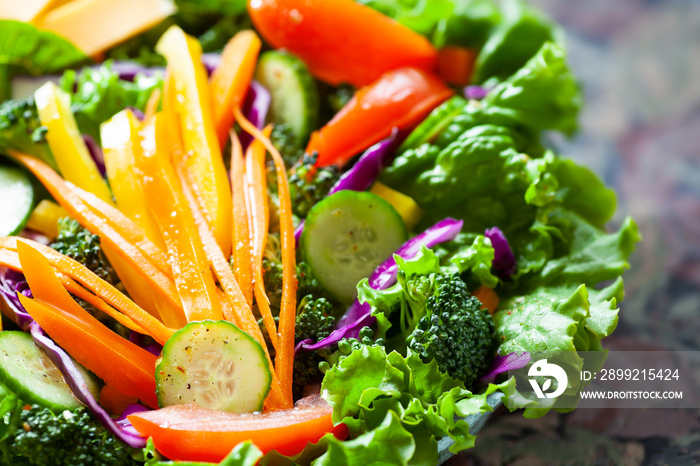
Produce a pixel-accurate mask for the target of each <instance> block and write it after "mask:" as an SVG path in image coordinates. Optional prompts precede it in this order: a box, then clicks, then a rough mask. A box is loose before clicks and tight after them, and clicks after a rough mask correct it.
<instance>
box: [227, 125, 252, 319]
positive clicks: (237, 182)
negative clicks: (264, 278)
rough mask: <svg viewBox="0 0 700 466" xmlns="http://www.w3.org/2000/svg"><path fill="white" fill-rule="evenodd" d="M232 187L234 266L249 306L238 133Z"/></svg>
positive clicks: (242, 167)
mask: <svg viewBox="0 0 700 466" xmlns="http://www.w3.org/2000/svg"><path fill="white" fill-rule="evenodd" d="M231 146H232V152H231V187H232V189H233V229H232V231H233V248H232V249H233V264H234V267H235V273H236V281H237V282H238V286H239V287H240V288H241V291H242V292H243V295H244V296H245V300H246V302H247V303H248V306H252V305H253V278H252V275H253V272H252V269H251V259H250V233H249V230H248V209H247V208H246V190H247V188H246V181H245V162H244V160H243V149H242V148H241V141H239V139H238V136H236V133H234V132H231Z"/></svg>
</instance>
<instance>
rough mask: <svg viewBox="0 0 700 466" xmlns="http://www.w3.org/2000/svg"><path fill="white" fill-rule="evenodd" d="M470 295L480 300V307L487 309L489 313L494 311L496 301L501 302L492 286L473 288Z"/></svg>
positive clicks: (496, 305) (496, 304)
mask: <svg viewBox="0 0 700 466" xmlns="http://www.w3.org/2000/svg"><path fill="white" fill-rule="evenodd" d="M472 296H474V297H475V298H476V299H478V300H479V301H481V309H488V311H489V313H490V314H492V315H493V313H494V312H496V308H497V307H498V303H500V302H501V298H499V297H498V295H497V294H496V292H495V291H494V290H493V288H489V287H487V286H484V285H481V286H480V287H479V288H477V289H476V290H474V291H473V292H472Z"/></svg>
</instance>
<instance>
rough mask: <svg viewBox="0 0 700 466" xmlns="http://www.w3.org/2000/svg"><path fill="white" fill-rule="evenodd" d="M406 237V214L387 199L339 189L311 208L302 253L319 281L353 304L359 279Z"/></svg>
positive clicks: (327, 289) (339, 298) (336, 295)
mask: <svg viewBox="0 0 700 466" xmlns="http://www.w3.org/2000/svg"><path fill="white" fill-rule="evenodd" d="M407 237H408V233H407V231H406V225H405V224H404V223H403V220H402V219H401V216H400V215H399V213H398V212H396V210H395V209H394V208H393V207H392V206H391V204H389V203H388V202H386V201H385V200H384V199H382V198H380V197H379V196H376V195H374V194H372V193H368V192H356V191H340V192H337V193H335V194H333V195H332V196H329V197H327V198H326V199H324V200H323V201H321V202H319V203H318V204H316V206H314V208H313V209H311V212H310V213H309V216H308V217H307V219H306V224H305V226H304V232H303V233H302V236H301V251H302V253H303V255H304V258H305V260H306V262H307V263H308V264H309V266H310V267H311V270H312V272H313V274H314V276H315V277H316V279H317V280H318V282H319V284H320V285H321V286H322V287H323V288H324V289H325V290H326V291H327V292H328V293H329V294H331V296H332V297H334V298H335V299H337V300H338V301H341V302H345V303H348V302H351V301H352V300H353V299H355V297H356V296H357V283H358V282H359V281H360V280H361V279H363V278H366V277H369V276H370V275H371V274H372V272H373V271H374V269H375V268H376V267H377V266H378V265H379V264H381V263H382V262H384V261H385V260H386V259H387V258H388V257H390V256H391V254H393V253H394V251H396V250H397V249H398V248H399V246H401V245H402V244H403V243H404V242H405V241H406V239H407Z"/></svg>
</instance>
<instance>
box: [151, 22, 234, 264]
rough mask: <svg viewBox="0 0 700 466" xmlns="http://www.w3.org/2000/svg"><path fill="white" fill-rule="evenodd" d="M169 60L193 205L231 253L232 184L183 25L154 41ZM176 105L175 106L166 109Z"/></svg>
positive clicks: (196, 49)
mask: <svg viewBox="0 0 700 466" xmlns="http://www.w3.org/2000/svg"><path fill="white" fill-rule="evenodd" d="M156 50H157V51H158V53H160V54H162V55H163V56H165V58H166V59H167V61H168V72H169V73H170V78H169V81H168V89H167V92H168V93H170V94H172V95H174V96H175V98H172V96H168V95H166V96H165V99H164V104H165V105H166V108H164V109H166V110H173V111H174V112H175V113H176V114H177V116H178V118H179V121H180V127H181V128H182V138H183V147H184V151H183V152H182V154H181V155H180V156H181V157H182V158H183V160H182V161H183V163H184V164H185V166H186V167H187V176H188V179H189V180H190V183H191V185H192V186H194V187H196V190H195V194H196V196H197V204H198V206H199V209H200V210H201V211H202V213H203V214H204V217H205V218H206V220H207V223H208V224H209V226H210V227H211V229H212V230H213V232H214V237H215V238H216V239H217V242H218V243H219V246H220V247H221V250H222V251H223V253H224V255H226V256H228V255H229V253H230V252H231V187H230V186H229V183H228V176H227V173H226V168H225V167H224V161H223V158H222V156H221V147H220V146H219V139H218V137H217V134H216V127H215V124H214V116H213V111H212V98H211V93H210V90H209V83H208V81H207V73H206V70H205V69H204V65H203V64H202V61H201V55H202V48H201V46H200V45H199V42H198V41H197V39H195V38H193V37H189V36H187V35H186V34H185V33H184V32H183V31H182V29H180V28H179V27H177V26H173V27H171V28H170V29H168V30H167V31H166V32H165V34H163V36H162V37H161V38H160V40H159V41H158V44H157V45H156ZM170 105H174V107H175V108H167V107H169V106H170Z"/></svg>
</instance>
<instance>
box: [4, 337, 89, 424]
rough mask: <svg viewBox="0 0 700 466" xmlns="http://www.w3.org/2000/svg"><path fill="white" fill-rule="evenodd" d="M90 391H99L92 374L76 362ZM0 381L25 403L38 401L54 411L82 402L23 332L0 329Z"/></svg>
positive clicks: (78, 404) (52, 364)
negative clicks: (0, 330) (2, 330)
mask: <svg viewBox="0 0 700 466" xmlns="http://www.w3.org/2000/svg"><path fill="white" fill-rule="evenodd" d="M76 366H77V367H78V369H79V370H80V372H81V373H82V375H83V378H84V379H85V383H86V384H87V386H88V389H89V390H90V392H91V393H92V394H93V395H94V396H95V397H97V396H98V395H99V393H100V389H99V386H98V384H97V381H96V380H95V377H94V376H93V375H92V374H90V373H89V372H88V371H87V370H86V369H85V368H83V367H82V366H80V365H79V364H77V363H76ZM0 383H2V384H3V385H4V386H5V387H7V389H8V390H9V391H11V392H12V393H14V394H15V395H17V396H18V397H19V398H20V399H21V400H23V401H24V402H25V403H27V404H38V405H40V406H44V407H46V408H49V409H50V410H52V411H54V412H61V411H63V410H66V409H75V408H77V407H79V406H82V404H81V403H80V402H79V401H78V399H77V398H75V397H74V396H73V392H71V389H70V388H69V387H68V384H66V381H65V380H64V379H63V376H62V375H61V372H60V371H59V370H58V368H57V367H56V366H55V365H54V363H53V362H52V361H51V359H49V357H48V356H47V355H46V354H45V353H44V352H43V351H42V350H41V349H40V348H39V347H38V346H36V345H35V344H34V341H33V340H32V337H31V336H30V335H29V334H27V333H24V332H19V331H10V330H6V331H4V332H0Z"/></svg>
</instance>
